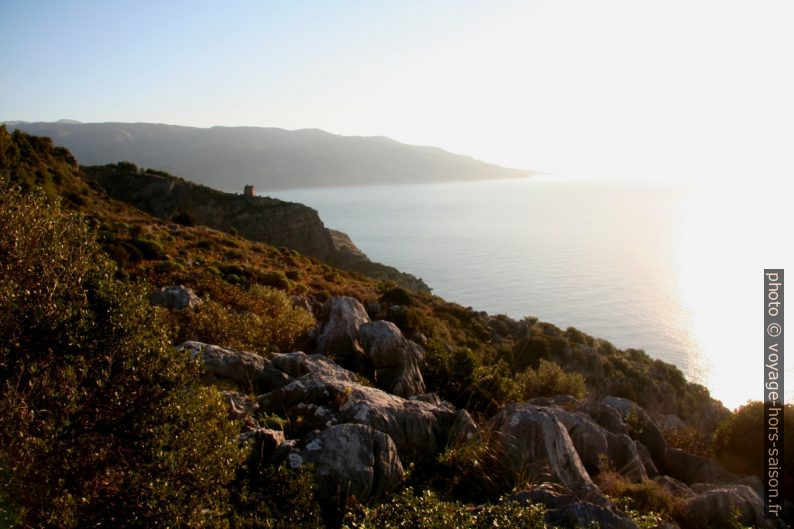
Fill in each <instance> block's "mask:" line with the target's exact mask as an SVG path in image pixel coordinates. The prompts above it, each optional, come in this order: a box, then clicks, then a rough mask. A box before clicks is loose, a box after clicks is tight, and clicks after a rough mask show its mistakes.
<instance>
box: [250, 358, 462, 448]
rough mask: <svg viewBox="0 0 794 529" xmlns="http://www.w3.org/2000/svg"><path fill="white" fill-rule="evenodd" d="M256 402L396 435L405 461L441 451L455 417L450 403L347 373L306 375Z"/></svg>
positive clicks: (265, 407) (321, 420)
mask: <svg viewBox="0 0 794 529" xmlns="http://www.w3.org/2000/svg"><path fill="white" fill-rule="evenodd" d="M351 375H352V374H351ZM258 402H259V405H260V408H261V409H263V410H265V411H279V412H283V411H286V412H287V414H288V415H289V416H290V417H291V418H292V417H294V416H295V414H296V413H298V412H299V413H307V412H309V413H311V414H312V417H311V419H312V421H314V422H313V423H312V424H317V423H324V424H341V423H357V424H363V425H366V426H370V427H372V428H374V429H376V430H378V431H381V432H384V433H386V434H388V435H389V436H390V437H391V438H392V440H393V441H394V443H395V445H396V446H397V450H398V452H399V454H400V458H401V459H402V460H403V461H416V460H418V459H421V458H424V457H428V456H432V455H433V454H436V453H437V452H439V451H441V450H442V449H443V448H444V447H445V446H446V444H447V441H448V439H449V435H450V430H451V428H452V425H453V424H454V422H455V419H456V411H455V409H454V408H453V407H452V406H451V405H449V404H447V403H442V404H434V403H430V402H424V401H420V400H407V399H403V398H401V397H397V396H396V395H390V394H388V393H386V392H385V391H382V390H380V389H377V388H372V387H368V386H363V385H361V384H359V383H357V382H353V381H351V380H350V378H349V377H345V378H340V377H337V376H332V375H329V374H327V373H320V372H310V373H307V374H305V375H303V376H301V377H300V378H298V379H296V380H294V381H292V382H291V383H289V384H287V385H286V386H284V387H282V388H279V389H277V390H275V391H271V392H269V393H266V394H264V395H260V396H259V397H258ZM296 422H297V421H293V424H295V423H296ZM299 434H300V432H299Z"/></svg>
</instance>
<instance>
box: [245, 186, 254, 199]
mask: <svg viewBox="0 0 794 529" xmlns="http://www.w3.org/2000/svg"><path fill="white" fill-rule="evenodd" d="M255 193H256V190H255V189H254V186H245V188H243V195H245V196H247V197H252V196H254V194H255Z"/></svg>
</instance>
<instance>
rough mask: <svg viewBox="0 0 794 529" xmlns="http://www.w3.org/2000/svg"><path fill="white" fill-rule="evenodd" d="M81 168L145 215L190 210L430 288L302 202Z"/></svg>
mask: <svg viewBox="0 0 794 529" xmlns="http://www.w3.org/2000/svg"><path fill="white" fill-rule="evenodd" d="M83 171H84V173H85V174H86V175H87V177H88V178H89V179H91V180H93V181H95V182H97V183H98V184H99V185H100V186H101V187H102V188H103V190H104V191H105V192H107V194H108V195H110V196H111V197H113V198H115V199H117V200H121V201H124V202H127V203H129V204H131V205H133V206H135V207H137V208H139V209H141V210H143V211H145V212H146V213H149V214H150V215H154V216H156V217H159V218H162V219H171V218H172V217H174V216H175V215H177V214H179V213H183V214H184V213H189V215H190V216H192V218H193V219H195V222H196V223H197V224H202V225H205V226H209V227H210V228H214V229H217V230H221V231H226V232H232V231H236V232H237V233H238V234H239V235H241V236H243V237H245V238H247V239H250V240H252V241H259V242H264V243H267V244H271V245H273V246H285V247H287V248H290V249H293V250H297V251H299V252H300V253H302V254H304V255H308V256H311V257H316V258H317V259H320V260H322V261H324V262H326V263H329V264H332V265H335V266H338V267H340V268H345V269H348V270H353V271H355V272H359V273H361V274H364V275H367V276H369V277H373V278H375V279H390V280H392V281H394V282H395V283H397V284H398V285H400V286H403V287H406V288H409V289H411V290H421V291H429V290H430V289H429V288H428V286H427V285H426V284H425V283H424V282H423V281H422V280H421V279H419V278H417V277H415V276H412V275H410V274H405V273H402V272H399V271H398V270H397V269H395V268H393V267H390V266H386V265H382V264H380V263H375V262H372V261H370V260H369V259H368V258H367V257H366V255H364V254H363V253H362V252H361V251H360V250H359V249H358V248H356V247H355V245H354V244H353V243H352V241H351V240H350V238H349V237H347V235H345V234H343V233H341V232H337V231H334V230H329V229H328V228H326V227H325V225H324V224H323V221H322V220H321V219H320V216H319V215H318V214H317V211H315V210H314V209H312V208H310V207H308V206H305V205H303V204H298V203H294V202H285V201H283V200H277V199H274V198H270V197H259V196H245V195H236V194H231V193H223V192H221V191H217V190H214V189H211V188H209V187H205V186H201V185H198V184H194V183H192V182H188V181H186V180H184V179H182V178H178V177H175V176H172V175H169V174H167V173H163V172H161V171H152V170H148V171H141V170H138V168H137V167H135V166H134V165H132V164H129V163H121V164H117V165H106V166H97V167H84V168H83Z"/></svg>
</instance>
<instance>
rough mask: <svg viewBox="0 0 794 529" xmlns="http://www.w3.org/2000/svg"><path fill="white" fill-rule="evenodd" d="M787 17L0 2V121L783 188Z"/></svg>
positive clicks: (666, 11)
mask: <svg viewBox="0 0 794 529" xmlns="http://www.w3.org/2000/svg"><path fill="white" fill-rule="evenodd" d="M793 25H794V3H792V2H791V1H790V0H782V1H775V0H748V1H734V0H683V1H682V0H666V1H664V2H662V1H645V0H601V1H599V2H593V1H592V0H582V1H576V0H548V1H547V0H537V1H533V0H524V1H520V2H518V1H510V0H506V1H493V2H484V1H480V2H472V1H466V0H455V1H446V0H441V1H434V0H423V1H410V0H400V1H395V2H353V1H349V2H341V1H340V2H322V1H316V2H300V1H289V2H266V1H228V2H217V1H216V2H202V1H193V2H186V1H179V0H175V1H169V2H162V1H147V0H136V1H134V2H132V1H116V2H105V1H80V0H75V1H71V2H66V1H54V0H53V1H46V0H41V1H30V0H17V1H10V0H0V32H1V33H2V35H3V36H4V51H3V53H2V54H0V68H1V70H0V71H2V72H3V73H2V80H0V120H17V119H19V120H26V121H53V120H56V119H61V118H71V119H77V120H81V121H85V122H97V121H142V122H157V123H170V124H179V125H191V126H200V127H207V126H213V125H253V126H274V127H283V128H287V129H299V128H321V129H324V130H327V131H330V132H334V133H338V134H345V135H383V136H389V137H391V138H394V139H396V140H399V141H402V142H406V143H411V144H422V145H435V146H440V147H442V148H445V149H447V150H450V151H452V152H457V153H462V154H468V155H471V156H474V157H475V158H479V159H482V160H485V161H490V162H495V163H499V164H502V165H506V166H511V167H518V168H524V169H537V170H541V171H548V172H552V173H565V174H568V175H576V176H579V175H587V176H594V177H602V178H606V177H617V178H623V177H626V178H638V179H642V178H664V179H668V178H670V179H672V178H685V179H692V178H696V179H701V180H714V179H720V180H725V179H728V178H734V179H736V180H740V179H745V178H747V176H748V175H754V176H757V175H764V176H765V177H770V176H771V177H775V176H777V177H778V178H782V177H783V176H784V175H785V176H788V175H790V174H791V171H792V168H794V163H793V162H792V151H794V149H792V148H791V146H792V145H794V128H793V125H792V124H794V101H793V99H794V97H793V96H792V94H794V31H791V28H792V26H793Z"/></svg>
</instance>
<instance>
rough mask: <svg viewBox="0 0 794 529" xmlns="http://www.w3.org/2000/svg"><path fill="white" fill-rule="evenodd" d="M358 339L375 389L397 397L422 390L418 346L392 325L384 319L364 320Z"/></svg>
mask: <svg viewBox="0 0 794 529" xmlns="http://www.w3.org/2000/svg"><path fill="white" fill-rule="evenodd" d="M359 339H360V340H361V345H362V346H363V348H364V351H366V354H367V356H368V357H369V360H370V362H371V364H372V367H373V369H374V373H375V384H376V385H377V386H378V387H379V388H381V389H383V390H385V391H388V392H389V393H392V394H394V395H399V396H400V397H411V396H413V395H419V394H422V393H424V391H425V382H424V380H423V379H422V373H421V371H420V370H419V364H420V362H421V361H422V358H423V356H424V354H423V352H422V349H421V348H420V347H419V345H417V344H416V343H415V342H412V341H411V340H406V339H405V337H404V336H403V334H402V332H401V331H400V329H399V328H398V327H397V326H396V325H394V324H393V323H391V322H388V321H375V322H371V323H365V324H363V325H361V327H359Z"/></svg>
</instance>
